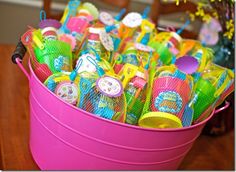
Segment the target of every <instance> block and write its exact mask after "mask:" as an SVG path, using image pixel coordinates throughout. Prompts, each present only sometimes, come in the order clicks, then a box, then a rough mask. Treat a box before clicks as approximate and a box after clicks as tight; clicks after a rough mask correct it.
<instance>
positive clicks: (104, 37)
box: [99, 31, 114, 51]
mask: <svg viewBox="0 0 236 172" xmlns="http://www.w3.org/2000/svg"><path fill="white" fill-rule="evenodd" d="M99 38H100V40H101V42H102V45H103V46H104V47H105V49H106V50H107V51H113V50H114V44H113V40H112V38H111V36H110V35H109V34H107V33H106V32H104V31H101V32H100V33H99Z"/></svg>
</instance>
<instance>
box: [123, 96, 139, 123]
mask: <svg viewBox="0 0 236 172" xmlns="http://www.w3.org/2000/svg"><path fill="white" fill-rule="evenodd" d="M125 97H126V101H127V103H128V102H131V101H132V100H133V99H135V98H134V96H132V95H130V94H129V93H125ZM134 101H135V102H134V104H133V107H132V108H131V109H127V115H126V121H125V122H126V123H128V124H132V125H136V124H137V123H138V120H139V118H140V116H141V113H142V110H143V106H144V102H143V101H141V100H140V99H139V98H137V99H136V100H134ZM128 107H129V105H128Z"/></svg>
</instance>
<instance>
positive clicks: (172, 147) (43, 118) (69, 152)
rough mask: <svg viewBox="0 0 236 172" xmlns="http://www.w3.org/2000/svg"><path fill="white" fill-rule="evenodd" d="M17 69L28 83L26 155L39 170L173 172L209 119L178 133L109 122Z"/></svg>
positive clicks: (33, 76) (31, 73) (32, 75)
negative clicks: (28, 135)
mask: <svg viewBox="0 0 236 172" xmlns="http://www.w3.org/2000/svg"><path fill="white" fill-rule="evenodd" d="M17 64H18V65H19V66H20V68H21V69H22V70H23V72H24V73H25V74H26V76H27V77H28V79H29V83H30V96H29V97H30V150H31V153H32V155H33V158H34V160H35V161H36V163H37V164H38V166H39V167H40V169H42V170H175V169H177V168H178V166H179V165H180V163H181V161H182V160H183V158H184V157H185V155H186V154H187V153H188V151H189V150H190V149H191V147H192V145H193V143H194V141H195V140H196V139H197V137H198V136H199V134H200V133H201V131H202V129H203V127H204V125H205V124H206V122H207V121H208V120H209V119H210V118H211V117H212V116H213V114H214V113H213V112H212V114H211V115H210V116H209V117H208V118H207V119H206V120H204V121H203V122H200V123H198V124H196V125H193V126H191V127H186V128H180V129H165V130H161V129H147V128H141V127H138V126H132V125H128V124H123V123H119V122H114V121H111V120H107V119H103V118H100V117H97V116H95V115H93V114H90V113H88V112H85V111H83V110H80V109H78V108H76V107H74V106H72V105H70V104H68V103H65V102H64V101H62V100H61V99H60V98H58V97H56V96H55V95H54V94H53V93H52V92H50V91H49V90H48V89H47V88H46V87H45V86H44V85H43V84H42V83H41V82H40V81H39V80H38V78H37V77H36V75H35V73H34V72H33V70H32V68H31V66H30V65H29V68H30V75H28V74H27V72H26V71H25V69H24V68H23V66H22V65H21V63H19V60H17ZM29 64H30V63H29ZM172 140H174V141H172ZM203 153H204V152H203Z"/></svg>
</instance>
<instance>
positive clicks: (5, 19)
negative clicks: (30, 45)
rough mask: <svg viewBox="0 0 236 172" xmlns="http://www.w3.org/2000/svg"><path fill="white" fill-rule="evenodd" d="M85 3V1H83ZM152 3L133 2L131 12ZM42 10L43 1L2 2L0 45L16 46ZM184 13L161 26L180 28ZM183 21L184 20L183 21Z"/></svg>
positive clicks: (61, 0)
mask: <svg viewBox="0 0 236 172" xmlns="http://www.w3.org/2000/svg"><path fill="white" fill-rule="evenodd" d="M82 1H85V0H82ZM86 1H89V2H93V3H94V4H95V5H96V6H97V7H98V9H102V10H110V11H113V13H114V12H115V13H116V12H117V11H118V10H117V9H116V8H115V7H112V6H109V5H106V4H104V3H101V2H100V1H98V0H86ZM53 2H54V3H53V6H52V7H53V9H55V11H56V12H58V10H59V11H62V10H63V9H64V8H65V4H66V2H67V0H53ZM151 3H152V0H131V5H130V11H137V12H142V11H143V9H144V8H145V7H146V6H147V5H150V4H151ZM41 8H42V0H0V14H1V15H0V21H1V27H0V43H4V44H16V43H17V41H18V39H19V38H20V36H21V35H22V34H23V33H24V32H25V31H26V30H27V25H31V26H33V27H37V24H38V22H39V13H40V10H41ZM183 15H184V14H183V13H179V14H178V13H177V14H172V15H168V16H161V18H160V21H159V24H160V25H167V26H177V27H180V26H181V25H182V24H183V23H184V20H183V17H182V18H181V16H183ZM181 19H182V20H181ZM199 26H200V25H199V24H195V25H194V27H193V26H189V27H188V29H189V30H192V29H193V28H194V29H195V30H198V29H199Z"/></svg>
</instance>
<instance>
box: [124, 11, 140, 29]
mask: <svg viewBox="0 0 236 172" xmlns="http://www.w3.org/2000/svg"><path fill="white" fill-rule="evenodd" d="M142 20H143V19H142V16H141V15H140V14H139V13H136V12H131V13H129V14H127V15H126V16H125V17H124V19H123V20H122V23H123V24H124V25H125V26H127V27H130V28H135V27H138V26H140V25H141V23H142Z"/></svg>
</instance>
